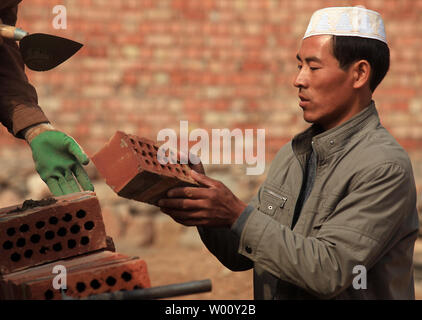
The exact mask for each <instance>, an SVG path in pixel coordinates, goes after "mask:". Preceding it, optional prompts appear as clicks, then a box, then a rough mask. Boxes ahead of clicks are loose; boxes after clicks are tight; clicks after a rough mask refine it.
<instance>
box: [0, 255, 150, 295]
mask: <svg viewBox="0 0 422 320" xmlns="http://www.w3.org/2000/svg"><path fill="white" fill-rule="evenodd" d="M57 265H60V266H64V267H65V268H66V287H67V290H66V295H68V296H71V297H73V298H83V297H87V296H89V295H91V294H100V293H104V292H113V291H119V290H133V289H138V288H149V287H151V283H150V278H149V275H148V270H147V265H146V263H145V261H143V260H141V259H139V258H135V257H128V256H126V255H123V254H119V253H113V252H109V251H102V252H98V253H92V254H89V255H85V256H79V257H76V258H70V259H66V260H59V261H56V262H54V263H49V264H45V265H42V266H38V267H34V268H31V269H26V270H23V271H18V272H14V273H11V274H8V275H6V276H4V278H3V280H2V281H1V282H0V288H1V292H2V296H3V299H6V300H10V299H31V300H51V299H55V300H57V299H61V298H62V296H61V293H60V290H59V289H58V288H54V287H53V279H54V277H56V276H57V275H59V272H57V274H53V273H52V271H53V268H54V267H55V266H57Z"/></svg>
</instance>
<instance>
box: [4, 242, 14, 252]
mask: <svg viewBox="0 0 422 320" xmlns="http://www.w3.org/2000/svg"><path fill="white" fill-rule="evenodd" d="M12 248H13V242H12V241H9V240H7V241H5V242H4V243H3V249H5V250H9V249H12Z"/></svg>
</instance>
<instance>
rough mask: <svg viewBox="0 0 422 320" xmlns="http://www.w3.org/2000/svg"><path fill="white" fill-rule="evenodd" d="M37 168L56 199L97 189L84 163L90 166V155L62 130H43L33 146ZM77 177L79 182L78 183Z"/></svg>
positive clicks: (32, 143)
mask: <svg viewBox="0 0 422 320" xmlns="http://www.w3.org/2000/svg"><path fill="white" fill-rule="evenodd" d="M30 146H31V149H32V157H33V159H34V162H35V169H36V170H37V172H38V174H39V175H40V177H41V179H43V180H44V182H45V183H46V184H47V185H48V188H49V189H50V191H51V192H52V193H53V194H54V195H55V196H60V195H65V194H68V193H73V192H80V191H81V190H80V188H79V186H78V184H77V182H76V181H78V182H79V184H80V186H81V187H82V188H83V190H91V191H94V186H93V185H92V183H91V181H90V180H89V177H88V175H87V173H86V172H85V170H84V169H83V168H82V166H81V164H83V165H87V164H88V163H89V158H88V156H87V155H86V154H85V153H84V152H83V151H82V150H81V148H80V147H79V145H78V144H77V143H76V141H75V140H73V139H72V138H71V137H69V136H67V135H66V134H64V133H63V132H60V131H44V132H42V133H40V134H39V135H38V136H36V137H35V138H34V139H33V140H32V141H31V143H30ZM75 178H76V180H75Z"/></svg>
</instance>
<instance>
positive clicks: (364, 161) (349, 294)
mask: <svg viewBox="0 0 422 320" xmlns="http://www.w3.org/2000/svg"><path fill="white" fill-rule="evenodd" d="M296 58H297V60H298V69H299V70H298V74H297V77H296V79H295V82H294V85H295V87H297V88H298V91H299V93H298V95H299V98H300V102H299V106H300V107H301V108H302V110H303V117H304V119H305V121H307V122H309V123H312V126H310V127H309V128H308V129H307V130H305V131H304V132H302V133H300V134H298V135H297V136H295V137H294V138H293V140H292V141H291V142H290V143H288V144H287V145H285V146H284V147H283V148H281V149H280V151H279V152H278V153H277V156H276V158H275V159H274V161H273V162H272V164H271V168H270V170H269V172H268V176H267V179H266V180H265V182H264V184H263V185H262V186H261V188H260V190H259V192H258V194H257V196H256V197H254V199H253V200H252V201H251V202H250V203H249V205H246V204H245V203H243V202H242V201H240V200H239V199H238V198H237V197H236V196H235V195H233V193H231V191H230V190H228V189H227V188H226V187H225V186H224V185H223V184H222V183H221V182H218V181H215V180H213V179H211V178H209V177H206V176H205V175H202V174H198V173H192V177H194V178H195V179H196V180H197V181H198V182H200V183H202V184H203V185H204V187H202V188H178V189H173V190H171V191H169V193H168V197H169V198H170V199H162V200H161V203H160V207H161V208H162V211H163V212H165V213H167V214H169V215H170V216H172V217H173V218H174V219H175V220H176V221H178V222H180V223H183V224H185V225H196V226H198V230H199V233H200V235H201V239H202V240H203V242H204V243H205V245H206V246H207V248H208V249H209V250H210V251H211V252H212V253H213V254H214V255H215V256H216V257H217V258H218V259H219V260H220V261H221V262H222V263H223V264H224V265H225V266H227V267H228V268H229V269H231V270H238V271H241V270H247V269H250V268H254V296H255V298H256V299H318V298H325V299H326V298H330V299H414V280H413V248H414V242H415V240H416V238H417V233H418V215H417V211H416V190H415V189H416V188H415V183H414V178H413V172H412V166H411V163H410V161H409V158H408V156H407V154H406V152H405V151H404V150H403V149H402V147H401V146H400V145H399V144H398V143H397V142H396V141H395V139H394V138H393V137H392V136H391V135H390V134H389V133H388V131H387V130H386V129H385V128H384V127H383V126H382V125H381V124H380V119H379V117H378V113H377V110H376V108H375V103H374V101H373V100H372V93H373V92H374V90H375V89H376V87H377V86H378V84H379V83H380V82H381V81H382V79H383V78H384V76H385V75H386V73H387V71H388V68H389V48H388V45H387V42H386V36H385V31H384V24H383V21H382V19H381V17H380V15H379V14H378V13H376V12H374V11H371V10H367V9H365V8H362V7H339V8H325V9H322V10H318V11H316V12H315V13H314V15H313V16H312V18H311V21H310V23H309V26H308V28H307V30H306V33H305V36H304V39H303V41H302V43H301V46H300V49H299V51H298V54H297V57H296ZM193 168H194V169H196V170H197V171H200V172H201V169H202V168H200V167H199V166H196V167H193ZM202 173H203V169H202Z"/></svg>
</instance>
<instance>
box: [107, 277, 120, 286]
mask: <svg viewBox="0 0 422 320" xmlns="http://www.w3.org/2000/svg"><path fill="white" fill-rule="evenodd" d="M116 282H117V280H116V279H115V278H114V277H112V276H109V277H108V278H107V279H106V283H107V284H108V285H109V286H110V287H112V286H114V285H115V284H116Z"/></svg>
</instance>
